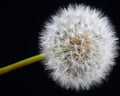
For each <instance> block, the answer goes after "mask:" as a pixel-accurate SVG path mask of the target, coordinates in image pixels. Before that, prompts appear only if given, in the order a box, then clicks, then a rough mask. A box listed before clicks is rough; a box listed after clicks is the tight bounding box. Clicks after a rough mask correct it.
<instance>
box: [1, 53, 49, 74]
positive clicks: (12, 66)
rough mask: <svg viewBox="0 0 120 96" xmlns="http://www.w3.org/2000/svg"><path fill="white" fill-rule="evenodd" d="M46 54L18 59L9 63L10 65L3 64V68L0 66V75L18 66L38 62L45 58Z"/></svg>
mask: <svg viewBox="0 0 120 96" xmlns="http://www.w3.org/2000/svg"><path fill="white" fill-rule="evenodd" d="M46 56H47V55H46V54H38V55H35V56H32V57H30V58H27V59H24V60H21V61H18V62H16V63H13V64H10V65H8V66H5V67H3V68H0V75H2V74H5V73H7V72H10V71H12V70H15V69H18V68H20V67H23V66H26V65H30V64H32V63H35V62H38V61H40V60H43V59H45V58H46Z"/></svg>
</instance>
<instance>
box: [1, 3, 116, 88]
mask: <svg viewBox="0 0 120 96" xmlns="http://www.w3.org/2000/svg"><path fill="white" fill-rule="evenodd" d="M117 40H118V38H117V37H116V34H115V30H114V28H113V26H112V24H111V22H110V20H109V19H108V17H106V16H104V15H103V13H102V12H101V11H99V10H97V9H94V8H91V7H89V6H85V5H82V4H80V5H77V4H76V5H69V6H68V7H67V8H61V9H60V10H58V12H57V13H56V14H55V15H53V16H51V19H50V20H49V21H48V22H46V23H45V26H44V30H43V31H42V34H41V33H40V35H39V47H40V54H38V55H36V56H33V57H30V58H27V59H24V60H22V61H19V62H17V63H14V64H10V65H8V66H5V67H3V68H0V74H1V75H2V74H5V73H7V72H9V71H12V70H14V69H17V68H20V67H22V66H26V65H29V64H32V63H34V62H38V61H40V60H43V59H44V65H45V67H46V69H47V70H50V72H51V73H50V74H49V75H50V76H51V78H52V79H53V80H54V81H55V82H56V83H57V84H59V85H60V86H61V87H63V88H65V89H75V90H81V89H84V90H88V89H90V88H91V86H94V85H96V86H97V85H99V84H101V83H102V81H103V80H105V79H106V78H107V76H108V75H109V73H110V71H111V69H112V67H113V66H114V65H115V61H114V59H115V57H117V55H118V54H117V49H118V45H117V42H118V41H117Z"/></svg>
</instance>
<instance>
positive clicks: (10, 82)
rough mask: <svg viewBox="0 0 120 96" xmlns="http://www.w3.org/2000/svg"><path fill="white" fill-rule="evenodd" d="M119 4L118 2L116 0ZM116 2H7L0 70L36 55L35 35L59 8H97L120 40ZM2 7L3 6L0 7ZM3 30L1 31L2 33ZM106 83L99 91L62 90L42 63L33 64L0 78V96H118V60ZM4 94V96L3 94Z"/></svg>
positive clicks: (55, 0) (3, 9)
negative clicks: (74, 6)
mask: <svg viewBox="0 0 120 96" xmlns="http://www.w3.org/2000/svg"><path fill="white" fill-rule="evenodd" d="M118 1H119V0H118ZM118 1H117V0H38V1H35V0H32V1H30V0H29V1H25V0H24V1H21V0H20V1H18V0H15V1H11V0H9V1H6V2H5V3H4V4H3V7H2V11H1V16H2V18H0V19H1V21H2V22H1V33H0V42H1V43H0V49H1V50H0V57H1V58H0V67H3V66H5V65H8V64H10V63H14V62H16V61H19V60H22V59H24V58H27V57H30V56H33V55H36V54H38V53H39V49H38V33H39V32H40V31H41V30H42V28H43V24H44V22H45V21H46V20H47V19H48V18H49V17H50V15H51V14H54V13H55V11H56V10H57V9H58V8H59V7H64V6H67V4H69V3H84V4H87V5H90V6H93V7H97V8H100V9H102V10H103V11H104V13H105V14H107V15H108V16H109V17H110V19H111V21H112V23H113V24H114V25H115V28H116V31H117V35H118V37H120V11H119V10H120V3H119V2H118ZM1 4H2V3H1ZM2 29H3V30H2ZM116 62H117V64H116V66H115V67H114V68H113V70H112V72H111V74H110V76H109V79H108V81H107V82H105V83H104V84H102V86H101V87H94V88H93V89H91V90H89V91H82V90H80V91H79V92H76V91H71V90H65V89H63V88H61V87H59V86H58V85H56V84H55V82H53V81H52V79H51V78H49V76H48V72H47V71H44V66H43V65H42V62H41V63H34V64H32V65H29V66H26V67H24V68H21V69H18V70H15V71H12V72H10V73H7V74H5V75H2V76H1V77H0V88H1V89H0V96H119V95H120V65H119V63H120V60H119V57H118V58H117V59H116ZM2 93H4V95H3V94H2Z"/></svg>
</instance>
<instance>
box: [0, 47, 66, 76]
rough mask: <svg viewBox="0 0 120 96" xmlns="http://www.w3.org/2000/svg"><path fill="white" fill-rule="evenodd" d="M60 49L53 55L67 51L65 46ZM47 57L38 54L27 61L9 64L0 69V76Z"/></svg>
mask: <svg viewBox="0 0 120 96" xmlns="http://www.w3.org/2000/svg"><path fill="white" fill-rule="evenodd" d="M61 49H62V51H56V52H55V54H56V55H57V54H60V53H61V52H65V51H67V50H68V48H67V46H65V45H61ZM47 55H48V54H47V53H42V54H38V55H35V56H32V57H29V58H27V59H23V60H21V61H18V62H16V63H13V64H10V65H8V66H5V67H2V68H0V75H2V74H5V73H8V72H10V71H12V70H16V69H18V68H21V67H23V66H27V65H30V64H32V63H35V62H38V61H40V60H43V59H45V58H46V57H47Z"/></svg>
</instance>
